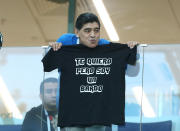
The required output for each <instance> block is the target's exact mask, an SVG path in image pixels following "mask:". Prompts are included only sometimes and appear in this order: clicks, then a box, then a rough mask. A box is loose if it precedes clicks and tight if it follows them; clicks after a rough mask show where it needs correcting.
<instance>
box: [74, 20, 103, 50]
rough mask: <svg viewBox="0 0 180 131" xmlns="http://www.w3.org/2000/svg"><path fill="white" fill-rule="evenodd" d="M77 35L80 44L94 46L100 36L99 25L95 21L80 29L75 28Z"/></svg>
mask: <svg viewBox="0 0 180 131" xmlns="http://www.w3.org/2000/svg"><path fill="white" fill-rule="evenodd" d="M77 35H78V36H79V39H80V43H81V44H83V45H85V46H87V47H89V48H95V47H96V46H97V45H98V41H99V37H100V27H99V25H98V23H97V22H92V23H87V24H85V25H83V27H82V28H81V29H80V30H77Z"/></svg>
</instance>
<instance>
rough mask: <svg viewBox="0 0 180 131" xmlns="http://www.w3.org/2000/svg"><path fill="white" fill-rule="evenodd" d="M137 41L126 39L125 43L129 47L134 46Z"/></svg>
mask: <svg viewBox="0 0 180 131" xmlns="http://www.w3.org/2000/svg"><path fill="white" fill-rule="evenodd" d="M138 44H139V43H138V42H137V41H128V42H127V45H128V47H129V48H130V49H132V48H134V46H136V45H138Z"/></svg>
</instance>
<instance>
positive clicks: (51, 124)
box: [21, 78, 60, 131]
mask: <svg viewBox="0 0 180 131" xmlns="http://www.w3.org/2000/svg"><path fill="white" fill-rule="evenodd" d="M57 87H58V80H57V79H56V78H47V79H45V80H43V81H42V82H41V84H40V98H41V100H42V104H41V105H39V106H38V107H33V108H32V109H31V110H30V111H28V112H27V113H26V116H25V118H24V121H23V124H22V130H21V131H60V129H59V128H58V127H57V118H58V114H57V109H56V93H57Z"/></svg>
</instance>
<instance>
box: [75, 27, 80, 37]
mask: <svg viewBox="0 0 180 131" xmlns="http://www.w3.org/2000/svg"><path fill="white" fill-rule="evenodd" d="M75 34H76V36H77V37H79V30H78V29H76V28H75Z"/></svg>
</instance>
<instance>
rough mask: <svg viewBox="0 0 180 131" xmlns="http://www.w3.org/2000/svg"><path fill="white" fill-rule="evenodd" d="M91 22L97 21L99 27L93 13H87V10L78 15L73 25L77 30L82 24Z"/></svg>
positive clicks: (97, 20)
mask: <svg viewBox="0 0 180 131" xmlns="http://www.w3.org/2000/svg"><path fill="white" fill-rule="evenodd" d="M92 22H97V23H98V25H99V28H100V22H99V19H98V17H97V16H96V15H95V14H93V13H88V12H87V13H82V14H80V15H79V16H78V18H77V20H76V24H75V26H76V28H77V29H78V30H80V29H81V28H82V27H83V25H85V24H87V23H92Z"/></svg>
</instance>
